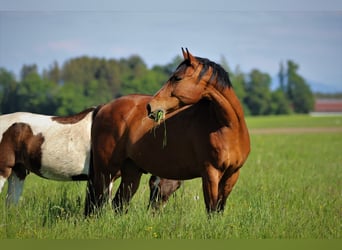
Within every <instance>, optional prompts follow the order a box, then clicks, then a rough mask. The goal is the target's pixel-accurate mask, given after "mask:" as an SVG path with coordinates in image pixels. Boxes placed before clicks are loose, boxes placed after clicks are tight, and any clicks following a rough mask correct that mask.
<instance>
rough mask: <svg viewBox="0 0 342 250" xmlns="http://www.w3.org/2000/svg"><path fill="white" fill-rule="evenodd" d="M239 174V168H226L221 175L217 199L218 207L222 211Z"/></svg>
mask: <svg viewBox="0 0 342 250" xmlns="http://www.w3.org/2000/svg"><path fill="white" fill-rule="evenodd" d="M239 175H240V170H239V169H238V170H235V171H231V170H229V169H228V170H227V171H226V172H225V173H224V175H223V176H222V178H221V180H220V183H219V200H220V204H219V207H218V209H219V210H220V211H222V212H223V210H224V207H225V205H226V201H227V198H228V196H229V194H230V193H231V191H232V190H233V187H234V186H235V184H236V182H237V180H238V178H239Z"/></svg>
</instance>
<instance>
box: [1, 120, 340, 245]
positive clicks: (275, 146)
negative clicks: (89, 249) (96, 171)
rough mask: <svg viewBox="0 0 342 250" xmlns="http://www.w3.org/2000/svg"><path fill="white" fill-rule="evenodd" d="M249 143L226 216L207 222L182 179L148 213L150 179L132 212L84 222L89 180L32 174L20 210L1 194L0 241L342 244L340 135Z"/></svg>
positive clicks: (255, 123) (301, 123) (196, 193)
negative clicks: (52, 178)
mask: <svg viewBox="0 0 342 250" xmlns="http://www.w3.org/2000/svg"><path fill="white" fill-rule="evenodd" d="M247 122H248V125H249V127H250V128H251V129H257V128H276V127H283V128H284V127H340V128H341V127H342V117H341V116H340V117H309V116H284V117H257V118H254V117H251V118H248V119H247ZM251 140H252V152H251V154H250V157H249V158H248V161H247V163H246V164H245V166H244V167H243V168H242V169H241V175H240V179H239V181H238V183H237V185H236V186H235V188H234V190H233V192H232V194H231V196H230V197H229V199H228V202H227V206H226V210H225V212H224V214H223V215H216V216H214V217H213V218H211V219H208V218H207V215H206V213H205V208H204V201H203V195H202V188H201V181H200V180H199V179H195V180H191V181H187V182H185V183H184V186H183V187H182V188H181V189H180V190H178V191H177V193H176V195H175V196H174V197H172V198H171V199H170V201H169V203H168V205H167V206H166V207H165V208H164V209H163V210H162V211H160V212H158V213H155V214H153V213H151V212H150V211H147V210H146V206H147V200H148V193H149V190H148V186H147V181H148V176H147V175H145V176H144V177H143V179H142V182H141V185H140V188H139V190H138V192H137V194H136V195H135V197H134V199H133V201H132V203H131V205H130V207H129V211H128V213H127V214H124V215H121V216H120V215H115V214H113V212H112V211H111V209H110V206H109V205H108V206H107V207H106V208H105V209H104V211H103V212H102V214H101V215H99V216H98V217H92V218H88V219H85V218H84V217H83V206H84V193H85V183H82V182H80V183H76V182H75V183H72V182H69V183H67V182H55V181H48V180H44V179H41V178H39V177H36V176H34V175H30V176H29V177H28V178H27V181H26V183H25V189H24V194H23V197H22V200H21V203H20V205H19V206H18V207H17V208H11V209H9V210H7V209H6V208H5V205H4V203H5V202H4V201H5V192H3V193H2V194H1V195H0V238H2V239H8V238H20V239H21V238H39V239H40V238H45V239H56V238H58V239H84V238H87V239H232V238H233V239H264V238H267V239H341V231H342V225H341V222H342V220H341V219H342V218H341V217H342V188H341V187H342V171H341V167H342V153H341V149H342V132H333V133H332V132H326V133H304V134H291V133H290V134H266V135H265V134H251ZM4 191H6V189H5V190H4Z"/></svg>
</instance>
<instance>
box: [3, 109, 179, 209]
mask: <svg viewBox="0 0 342 250" xmlns="http://www.w3.org/2000/svg"><path fill="white" fill-rule="evenodd" d="M100 108H101V106H98V107H92V108H88V109H86V110H84V111H82V112H80V113H78V114H75V115H71V116H63V117H59V116H47V115H41V114H33V113H27V112H17V113H12V114H7V115H1V116H0V192H1V191H2V188H3V186H4V184H5V182H6V180H7V179H8V189H7V196H6V204H7V205H11V204H17V203H18V201H19V199H20V196H21V194H22V191H23V186H24V180H25V178H26V176H27V175H28V174H29V172H33V173H35V174H36V175H38V176H40V177H43V178H46V179H50V180H57V181H83V180H88V175H89V168H90V167H91V164H92V161H91V137H90V131H91V126H92V121H93V118H94V117H95V115H96V113H97V111H98V110H99V109H100ZM119 177H120V171H118V172H117V173H115V175H113V177H112V182H113V181H115V180H116V179H117V178H119ZM158 179H159V181H158V182H157V183H154V180H158ZM169 182H172V183H173V182H175V181H171V180H164V179H160V178H159V177H155V176H152V177H151V180H150V183H151V184H154V185H151V191H150V192H151V199H150V201H149V202H150V203H152V204H157V203H158V197H159V196H163V197H165V196H166V195H167V196H169V194H168V193H167V187H168V186H169V184H168V183H169ZM163 186H165V187H163ZM176 189H177V188H176V187H174V190H176ZM174 190H171V191H170V190H169V191H170V192H171V193H172V192H173V191H174ZM152 194H154V195H153V196H152Z"/></svg>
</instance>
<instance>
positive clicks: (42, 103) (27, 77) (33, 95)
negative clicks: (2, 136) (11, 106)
mask: <svg viewBox="0 0 342 250" xmlns="http://www.w3.org/2000/svg"><path fill="white" fill-rule="evenodd" d="M22 76H23V77H24V78H23V79H22V81H21V82H20V84H19V85H18V88H17V100H16V101H17V104H18V106H19V109H20V110H21V111H27V112H34V113H41V114H53V113H54V111H55V106H56V103H55V101H54V98H53V97H54V91H55V84H54V83H53V82H50V81H47V80H43V79H42V78H41V77H40V76H39V75H38V73H37V72H36V71H35V70H32V71H28V72H26V73H25V74H22Z"/></svg>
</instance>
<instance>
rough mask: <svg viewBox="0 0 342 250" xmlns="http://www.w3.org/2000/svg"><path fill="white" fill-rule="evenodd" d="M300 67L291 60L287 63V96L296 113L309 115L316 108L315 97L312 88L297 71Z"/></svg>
mask: <svg viewBox="0 0 342 250" xmlns="http://www.w3.org/2000/svg"><path fill="white" fill-rule="evenodd" d="M298 69H299V65H298V64H296V63H294V62H293V61H291V60H289V61H288V62H287V86H286V94H287V97H288V99H289V100H290V101H291V103H292V106H293V110H294V112H296V113H309V112H310V111H311V110H312V109H313V107H314V102H315V100H314V95H313V93H312V91H311V89H310V86H309V85H308V84H307V83H306V81H305V80H304V78H303V77H301V76H300V75H299V74H298V73H297V70H298Z"/></svg>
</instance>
